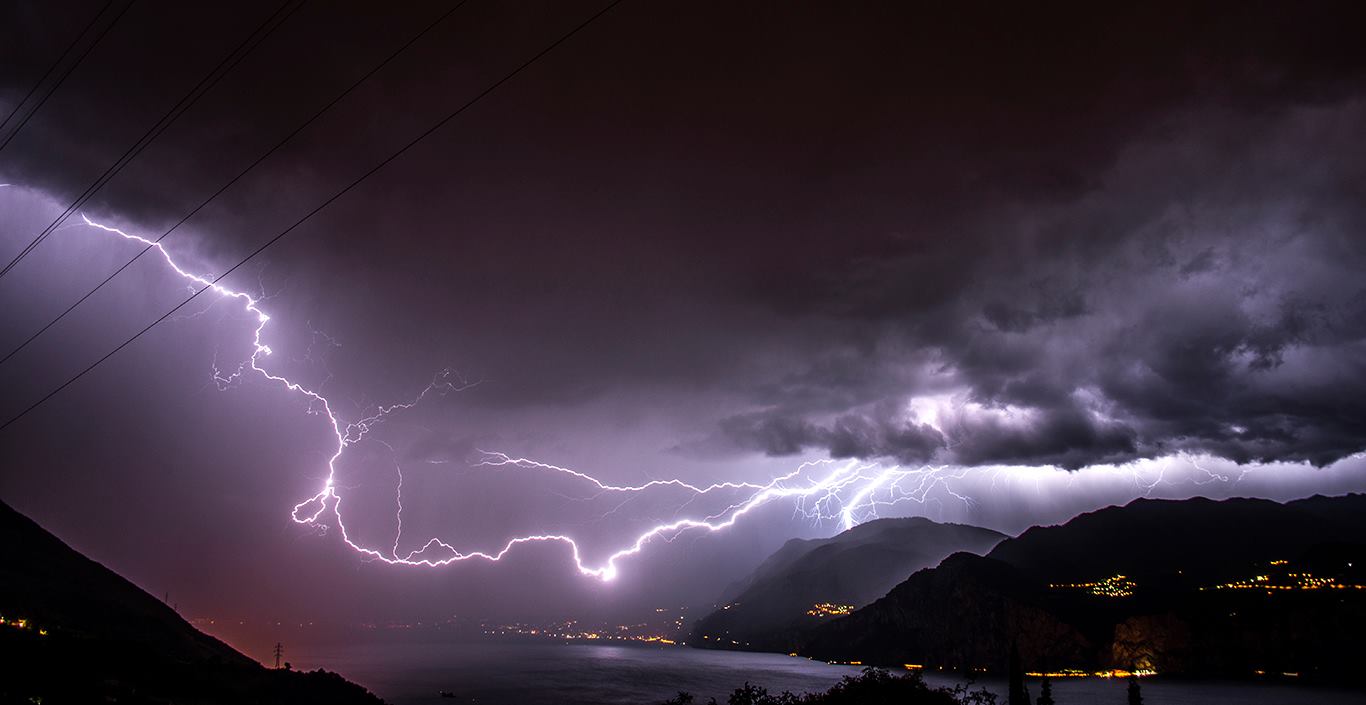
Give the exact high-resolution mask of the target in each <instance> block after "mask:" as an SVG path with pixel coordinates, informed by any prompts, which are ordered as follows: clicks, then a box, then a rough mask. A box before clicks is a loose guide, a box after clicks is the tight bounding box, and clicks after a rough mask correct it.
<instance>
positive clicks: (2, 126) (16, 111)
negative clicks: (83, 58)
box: [0, 0, 114, 132]
mask: <svg viewBox="0 0 1366 705" xmlns="http://www.w3.org/2000/svg"><path fill="white" fill-rule="evenodd" d="M113 4H114V0H107V2H105V3H104V6H103V7H101V8H100V11H99V12H96V13H95V16H94V17H91V18H90V22H89V23H87V24H86V25H85V27H84V28H82V29H81V32H80V34H77V35H76V37H75V38H74V39H72V40H71V43H70V44H68V45H66V49H64V50H63V51H62V53H61V54H60V55H59V56H58V57H57V59H56V60H55V61H53V62H52V65H51V66H49V67H47V70H46V71H44V72H43V75H42V76H39V77H38V80H37V81H34V82H33V87H32V88H29V89H28V93H25V94H24V97H23V99H21V100H20V101H19V102H18V103H15V104H14V109H13V110H11V111H9V115H6V116H5V119H4V121H0V131H3V130H4V129H5V126H6V125H8V124H9V121H10V120H12V119H14V116H15V115H18V114H19V109H20V108H22V107H24V103H27V102H28V99H29V98H32V97H33V94H34V93H37V92H38V89H39V88H41V87H42V85H43V83H44V82H46V81H47V77H48V76H51V75H52V72H53V71H56V70H57V67H58V66H61V65H62V62H63V61H66V57H67V55H68V54H70V53H71V52H72V50H74V49H75V48H76V45H78V44H80V43H81V39H83V38H84V37H85V34H86V32H89V31H90V28H91V27H94V26H95V23H96V22H99V21H100V18H101V17H103V16H104V13H105V12H107V11H108V10H109V8H110V7H111V6H112V5H113ZM15 131H16V132H18V130H15Z"/></svg>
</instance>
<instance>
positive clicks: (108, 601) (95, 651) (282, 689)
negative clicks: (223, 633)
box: [0, 502, 380, 705]
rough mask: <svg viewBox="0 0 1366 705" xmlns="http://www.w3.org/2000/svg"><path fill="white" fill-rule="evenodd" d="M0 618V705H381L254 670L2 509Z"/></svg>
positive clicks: (343, 687)
mask: <svg viewBox="0 0 1366 705" xmlns="http://www.w3.org/2000/svg"><path fill="white" fill-rule="evenodd" d="M0 616H2V617H4V619H5V620H6V622H7V624H5V625H3V626H0V663H3V664H4V673H5V676H4V678H2V679H0V703H10V702H23V703H29V702H42V703H44V704H45V705H53V704H60V703H95V702H119V703H168V702H174V703H196V704H202V705H217V704H223V705H231V704H236V703H253V704H261V705H264V704H267V703H281V704H284V703H291V704H296V703H298V704H310V703H317V704H318V705H323V704H328V705H351V704H355V705H377V704H378V703H380V700H379V699H378V698H376V697H374V696H373V695H371V694H370V693H368V692H367V691H366V690H365V689H364V688H361V687H360V686H357V685H355V684H353V683H349V682H347V681H346V680H344V679H342V678H341V677H340V676H338V675H336V674H333V673H325V672H323V671H316V672H312V673H301V672H294V671H287V670H270V669H266V668H264V667H262V666H261V665H260V664H258V663H256V662H255V661H253V660H251V659H249V658H247V657H246V656H244V655H242V654H241V653H238V652H237V651H235V650H234V649H232V648H231V647H229V646H228V645H227V644H224V643H223V642H221V641H219V640H217V639H214V638H213V637H211V636H208V635H207V634H204V633H202V632H200V631H198V630H196V629H195V628H194V627H192V626H191V625H190V624H189V623H188V622H186V621H185V620H184V619H182V618H181V617H180V615H178V614H176V613H175V611H174V610H172V609H171V608H170V607H168V606H166V605H165V604H164V603H162V602H161V601H160V600H158V599H156V598H154V597H152V596H151V595H149V594H147V593H146V592H144V591H143V590H141V589H139V588H138V587H137V586H136V585H133V584H132V583H130V582H128V581H127V580H125V579H123V578H122V577H120V576H118V575H117V574H115V573H114V572H112V571H110V570H109V569H107V568H105V567H104V566H101V565H100V564H98V563H96V562H94V561H92V560H90V559H88V558H86V557H85V556H82V555H81V554H79V553H77V552H76V551H74V550H72V549H71V548H70V547H68V546H67V545H66V544H64V543H62V542H61V541H60V540H59V539H57V537H55V536H53V535H52V534H50V533H48V532H47V531H44V530H43V529H42V528H41V527H39V526H38V525H37V524H35V523H34V522H32V521H31V520H29V519H28V518H27V517H25V516H23V515H21V514H19V513H18V512H16V511H14V510H13V509H12V508H10V507H9V506H8V505H6V504H4V503H3V502H0ZM20 620H22V626H20V624H19V621H20Z"/></svg>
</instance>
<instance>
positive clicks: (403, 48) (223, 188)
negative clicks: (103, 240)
mask: <svg viewBox="0 0 1366 705" xmlns="http://www.w3.org/2000/svg"><path fill="white" fill-rule="evenodd" d="M468 1H469V0H460V1H459V2H457V3H455V4H454V5H452V6H451V7H450V9H448V10H446V11H445V12H443V13H442V14H441V16H439V17H437V18H436V19H435V20H432V22H431V23H429V24H428V25H427V26H426V27H424V28H423V29H422V31H420V32H418V33H417V34H415V35H413V36H412V37H411V38H409V39H408V41H406V42H404V43H403V45H402V46H400V47H398V48H397V49H395V50H394V51H393V52H392V53H390V54H389V56H387V57H385V59H384V60H383V61H381V62H379V63H378V64H376V65H375V66H374V67H373V68H371V69H370V70H369V71H366V72H365V73H364V74H362V75H361V76H360V77H359V78H357V79H356V80H355V81H354V82H353V83H352V84H351V85H350V86H347V88H346V89H345V90H343V91H342V92H341V93H338V94H337V95H336V97H334V98H333V99H332V100H331V101H329V102H328V103H327V104H326V105H324V106H323V107H322V108H320V109H319V110H318V111H317V112H315V113H313V115H312V116H310V117H309V118H308V119H307V120H304V121H303V122H302V123H300V124H299V126H298V127H295V128H294V129H293V130H292V131H291V132H290V133H289V134H287V135H285V136H284V138H283V139H281V140H280V141H279V142H276V143H275V146H273V147H271V148H270V149H268V150H266V152H265V153H264V154H262V155H261V156H259V157H257V158H256V161H254V162H252V163H251V164H248V165H247V167H246V168H245V169H243V170H241V171H239V172H238V173H237V175H236V176H234V177H232V178H231V179H229V180H228V182H227V183H225V184H223V185H222V186H220V187H219V188H218V190H217V191H214V192H213V193H212V194H210V195H209V197H208V198H206V199H204V200H203V201H201V202H200V203H199V205H197V206H195V207H194V209H193V210H191V211H190V212H189V213H186V214H185V217H183V218H181V219H180V220H179V221H177V222H176V224H175V225H172V226H171V227H170V228H169V229H168V230H166V232H164V233H162V234H161V235H160V236H159V237H157V239H156V240H153V241H152V244H151V245H148V246H146V247H144V248H142V250H141V251H140V252H138V253H137V254H136V255H134V256H133V258H132V259H130V260H128V261H127V262H124V263H123V266H121V267H119V268H118V269H116V270H114V271H113V273H111V274H110V275H109V276H107V277H105V278H104V281H102V282H100V283H99V284H98V285H96V286H95V288H93V289H91V290H90V291H88V292H86V294H85V295H84V296H82V297H81V298H79V299H77V300H76V301H75V303H73V304H71V305H70V306H68V307H67V308H66V310H65V311H62V312H61V314H59V315H58V316H57V317H56V318H54V319H52V320H51V321H49V322H48V323H47V325H45V326H43V327H42V328H39V329H38V330H37V331H35V332H34V333H33V334H32V335H30V336H29V337H28V338H27V339H25V340H24V342H22V343H20V344H19V346H18V347H16V348H14V349H13V350H11V351H9V353H7V354H6V355H5V356H4V357H3V358H0V365H3V364H5V363H6V362H8V361H9V359H10V358H12V357H14V356H15V355H16V354H18V353H19V351H20V350H23V349H24V348H26V347H28V344H29V343H32V342H33V341H34V340H36V339H37V338H38V336H40V335H42V334H43V333H45V332H47V330H48V329H49V328H51V327H52V326H54V325H56V324H57V322H58V321H60V320H62V319H63V318H65V317H66V315H67V314H69V313H71V312H72V311H74V310H76V307H78V306H80V305H81V304H83V303H85V300H86V299H88V298H90V297H91V296H94V295H95V292H97V291H99V290H100V289H102V288H104V285H105V284H108V283H109V282H110V281H112V280H113V279H114V277H117V276H118V275H119V274H120V273H121V272H123V270H125V269H127V268H128V267H130V266H132V264H133V263H134V262H136V261H137V260H138V259H140V258H141V257H142V256H143V255H145V254H147V252H148V251H150V250H151V249H152V248H153V247H154V246H155V245H156V244H157V243H160V242H161V241H162V240H164V239H166V236H168V235H170V234H171V233H173V232H175V231H176V229H177V228H179V227H180V226H182V225H184V224H185V223H186V221H188V220H189V219H190V218H193V217H194V216H195V214H196V213H198V212H199V211H200V210H203V208H204V207H205V206H207V205H209V203H211V202H212V201H214V200H215V199H217V198H218V197H219V196H221V195H222V194H223V192H224V191H227V190H228V189H229V188H231V187H232V186H233V184H236V183H237V182H238V181H239V180H241V179H242V177H244V176H246V175H247V173H248V172H250V171H251V170H253V169H255V168H256V167H257V166H258V165H259V164H261V162H264V161H265V160H266V159H268V158H269V157H270V156H271V155H272V154H275V152H276V151H278V150H279V149H280V148H281V147H283V146H285V144H286V143H287V142H289V141H290V140H292V139H294V137H295V136H297V135H298V134H299V133H300V132H303V131H304V129H305V128H307V127H308V126H309V125H312V124H313V123H314V122H315V121H316V120H317V119H318V118H320V117H322V116H323V114H324V113H326V112H327V111H329V110H331V109H332V108H333V106H335V105H337V103H340V102H341V101H342V100H343V99H344V98H346V96H348V95H350V94H351V92H352V91H354V90H356V89H357V88H359V87H360V85H361V84H362V83H365V82H366V81H367V80H369V79H370V77H371V76H374V75H375V74H376V73H379V71H380V70H381V69H383V68H384V67H385V66H387V65H389V63H390V62H392V61H393V60H394V59H396V58H398V56H399V55H400V54H402V53H403V52H405V51H407V50H408V48H409V47H411V46H412V45H414V44H416V43H417V42H418V41H419V40H420V39H422V38H423V37H424V36H426V35H427V34H428V33H429V32H431V31H432V30H433V29H436V27H437V25H440V24H441V23H442V22H444V21H445V20H446V18H448V17H450V16H451V15H452V14H454V13H455V11H456V10H459V9H460V8H461V6H463V5H464V4H465V3H466V2H468Z"/></svg>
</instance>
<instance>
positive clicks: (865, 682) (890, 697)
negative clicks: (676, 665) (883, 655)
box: [661, 668, 996, 705]
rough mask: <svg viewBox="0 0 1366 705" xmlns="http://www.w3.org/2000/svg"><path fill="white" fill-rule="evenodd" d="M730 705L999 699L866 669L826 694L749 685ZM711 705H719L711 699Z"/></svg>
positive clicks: (678, 701) (684, 699)
mask: <svg viewBox="0 0 1366 705" xmlns="http://www.w3.org/2000/svg"><path fill="white" fill-rule="evenodd" d="M693 702H694V698H693V696H692V695H691V694H690V693H679V694H678V695H677V696H675V697H674V698H672V699H670V700H666V701H664V702H663V703H662V704H661V705H690V703H693ZM726 704H727V705H995V704H996V696H995V695H994V694H992V693H989V692H987V691H986V689H978V690H969V689H968V687H967V686H963V685H959V686H956V687H954V688H931V687H930V686H929V685H926V683H925V679H924V678H922V677H921V676H920V674H919V673H907V674H905V675H899V676H894V675H892V674H890V673H888V672H887V671H885V670H882V669H880V668H866V669H864V670H863V673H862V674H861V675H858V676H845V677H844V679H843V680H841V681H840V682H839V683H837V684H835V686H834V687H833V688H831V689H830V690H827V691H825V692H824V693H803V694H801V695H798V694H795V693H792V692H790V691H786V690H785V691H783V692H781V693H777V694H773V693H769V692H768V690H767V689H766V688H761V687H759V686H756V685H752V684H750V683H746V684H745V685H744V686H743V687H741V688H736V689H735V692H733V693H731V694H730V697H729V698H727V699H726ZM708 705H716V699H715V698H711V699H710V700H709V703H708Z"/></svg>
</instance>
